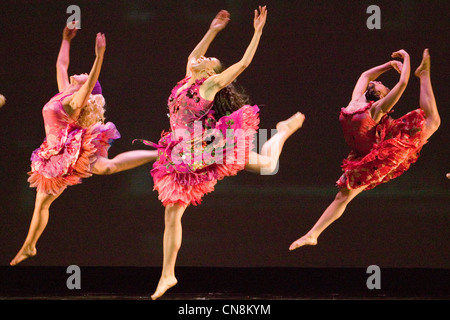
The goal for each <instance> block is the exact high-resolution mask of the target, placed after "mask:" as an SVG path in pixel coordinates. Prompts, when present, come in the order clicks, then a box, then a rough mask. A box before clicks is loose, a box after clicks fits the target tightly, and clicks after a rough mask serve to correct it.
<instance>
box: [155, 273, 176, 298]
mask: <svg viewBox="0 0 450 320" xmlns="http://www.w3.org/2000/svg"><path fill="white" fill-rule="evenodd" d="M177 282H178V281H177V279H176V278H175V277H174V276H172V277H169V278H163V277H161V279H160V280H159V283H158V287H156V291H155V293H153V294H152V296H151V297H152V300H156V299H158V298H160V297H161V296H162V295H163V294H164V293H166V291H167V290H169V289H170V288H172V287H173V286H174V285H176V284H177Z"/></svg>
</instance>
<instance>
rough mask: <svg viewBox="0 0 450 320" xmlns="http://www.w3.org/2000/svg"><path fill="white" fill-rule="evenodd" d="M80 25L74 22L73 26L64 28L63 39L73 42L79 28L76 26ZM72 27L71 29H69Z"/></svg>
mask: <svg viewBox="0 0 450 320" xmlns="http://www.w3.org/2000/svg"><path fill="white" fill-rule="evenodd" d="M77 24H78V21H72V24H71V25H67V26H65V27H64V30H63V39H64V40H67V41H71V40H72V39H73V38H75V36H76V35H77V30H78V29H77V28H76V25H77ZM69 26H70V28H69Z"/></svg>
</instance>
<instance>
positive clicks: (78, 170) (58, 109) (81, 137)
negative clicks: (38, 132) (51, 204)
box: [28, 93, 120, 195]
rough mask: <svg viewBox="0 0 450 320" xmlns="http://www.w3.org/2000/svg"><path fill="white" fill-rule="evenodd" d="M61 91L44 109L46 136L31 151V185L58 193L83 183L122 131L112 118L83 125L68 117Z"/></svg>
mask: <svg viewBox="0 0 450 320" xmlns="http://www.w3.org/2000/svg"><path fill="white" fill-rule="evenodd" d="M67 96H68V95H65V96H64V95H63V94H62V93H58V94H57V95H55V96H54V97H53V98H52V99H50V101H49V102H47V104H46V105H45V106H44V108H43V109H42V115H43V118H44V126H45V133H46V137H45V139H44V142H43V143H42V144H41V146H40V147H39V148H37V149H36V150H34V151H33V153H32V155H31V171H30V172H28V175H29V178H28V182H29V183H30V187H33V188H37V191H38V192H45V193H47V194H54V195H57V194H59V193H60V192H62V191H63V190H64V189H65V188H67V186H72V185H76V184H80V183H81V182H82V178H87V177H90V176H92V173H91V167H92V165H93V164H94V163H95V161H96V160H97V156H102V157H107V156H108V149H109V147H110V145H111V143H112V141H113V140H115V139H118V138H120V133H119V131H117V129H116V127H115V125H114V124H113V123H111V122H108V123H106V124H102V123H95V124H93V125H91V126H89V127H88V128H83V127H81V126H79V125H78V124H77V122H76V121H75V120H73V119H71V118H70V117H69V115H68V114H67V113H66V111H65V110H64V107H63V105H62V102H61V101H62V100H63V99H64V98H65V97H67Z"/></svg>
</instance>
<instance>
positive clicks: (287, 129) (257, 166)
mask: <svg viewBox="0 0 450 320" xmlns="http://www.w3.org/2000/svg"><path fill="white" fill-rule="evenodd" d="M304 121H305V116H304V115H303V114H302V113H300V112H297V113H296V114H294V115H293V116H291V117H290V118H289V119H286V120H284V121H281V122H278V124H277V130H278V132H277V133H276V134H275V135H273V136H272V137H271V138H270V139H269V140H267V141H266V142H265V143H264V144H263V146H262V147H261V153H260V154H257V153H256V152H250V154H249V161H248V163H247V164H246V166H245V170H247V171H250V172H254V173H260V174H267V175H269V174H273V173H274V172H275V170H276V169H277V166H278V159H279V158H280V154H281V151H282V150H283V146H284V143H285V142H286V140H287V139H288V138H289V137H290V136H291V135H292V134H293V133H294V132H296V131H297V130H298V129H300V128H301V127H302V125H303V122H304Z"/></svg>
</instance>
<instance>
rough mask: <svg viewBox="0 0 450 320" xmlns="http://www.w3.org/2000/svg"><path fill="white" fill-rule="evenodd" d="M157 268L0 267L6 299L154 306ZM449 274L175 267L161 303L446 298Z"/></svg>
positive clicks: (1, 292)
mask: <svg viewBox="0 0 450 320" xmlns="http://www.w3.org/2000/svg"><path fill="white" fill-rule="evenodd" d="M160 271H161V269H160V268H158V267H87V266H80V272H79V276H80V277H79V279H78V280H79V282H78V284H79V287H80V289H77V288H74V289H69V288H68V285H67V283H68V282H70V283H72V284H73V283H75V282H74V281H78V280H74V278H73V277H72V276H73V275H74V273H73V272H70V271H69V272H68V270H67V267H20V266H19V267H17V266H16V267H6V266H5V267H0V299H1V300H150V295H151V294H152V293H153V290H154V289H155V288H156V285H157V282H158V280H159V274H160ZM449 271H450V270H449V269H410V268H398V269H395V268H380V278H379V279H380V282H379V283H380V289H376V288H375V289H369V288H368V286H367V281H368V279H369V277H371V276H372V272H369V273H368V271H367V269H366V268H216V267H214V268H207V267H178V268H177V269H176V276H177V279H178V284H177V285H176V286H175V287H173V288H171V289H169V290H168V291H167V292H166V294H165V295H164V296H163V297H161V299H160V300H191V301H194V300H248V301H250V300H252V301H255V300H291V301H292V300H418V299H420V300H448V299H449V298H450V285H449V284H450V281H449V280H450V272H449Z"/></svg>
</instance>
